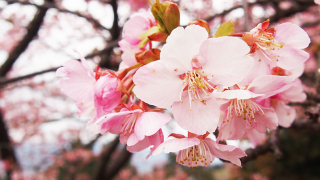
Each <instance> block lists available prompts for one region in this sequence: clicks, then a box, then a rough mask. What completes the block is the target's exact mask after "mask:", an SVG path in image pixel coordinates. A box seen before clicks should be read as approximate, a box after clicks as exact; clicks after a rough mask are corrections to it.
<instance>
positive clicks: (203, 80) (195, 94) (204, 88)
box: [180, 70, 214, 110]
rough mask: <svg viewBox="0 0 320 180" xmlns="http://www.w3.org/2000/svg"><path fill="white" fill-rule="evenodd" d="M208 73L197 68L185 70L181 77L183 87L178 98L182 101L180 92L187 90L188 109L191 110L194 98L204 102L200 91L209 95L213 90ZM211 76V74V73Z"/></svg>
mask: <svg viewBox="0 0 320 180" xmlns="http://www.w3.org/2000/svg"><path fill="white" fill-rule="evenodd" d="M207 76H208V75H205V74H204V71H202V72H199V71H197V70H193V71H191V72H190V71H189V72H187V73H186V74H185V75H184V77H182V78H183V88H182V90H181V92H180V100H181V103H183V101H182V97H181V96H182V92H183V91H185V90H187V92H188V96H189V103H190V110H191V102H192V101H194V100H199V101H200V102H203V103H204V100H202V98H201V93H204V94H206V95H207V96H209V94H210V93H212V92H213V90H214V88H213V86H212V85H211V84H210V82H209V79H208V78H207ZM212 77H213V75H212Z"/></svg>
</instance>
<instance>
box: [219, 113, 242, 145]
mask: <svg viewBox="0 0 320 180" xmlns="http://www.w3.org/2000/svg"><path fill="white" fill-rule="evenodd" d="M232 113H233V114H234V115H235V116H233V118H228V119H225V120H224V121H223V123H222V124H221V126H220V129H219V132H220V133H219V136H218V140H236V139H240V138H241V137H242V136H243V135H244V133H245V130H246V123H247V122H246V121H244V120H243V118H241V117H240V118H239V117H238V116H236V112H235V111H234V110H233V111H232ZM228 120H229V122H228Z"/></svg>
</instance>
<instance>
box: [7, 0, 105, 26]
mask: <svg viewBox="0 0 320 180" xmlns="http://www.w3.org/2000/svg"><path fill="white" fill-rule="evenodd" d="M7 2H8V3H9V4H12V3H19V4H23V5H33V6H36V7H37V8H38V9H50V8H53V9H56V10H58V11H60V12H63V13H69V14H73V15H76V16H79V17H82V18H85V19H86V20H87V21H89V22H90V23H92V24H93V25H94V26H95V27H97V28H100V29H105V30H109V29H108V28H106V27H104V26H102V25H101V23H100V22H99V21H98V20H96V19H94V18H91V17H87V16H85V15H83V14H81V13H78V12H73V11H68V10H66V9H61V8H59V7H57V6H56V5H55V3H50V2H45V3H44V4H43V5H37V4H34V3H31V2H27V1H19V0H8V1H7Z"/></svg>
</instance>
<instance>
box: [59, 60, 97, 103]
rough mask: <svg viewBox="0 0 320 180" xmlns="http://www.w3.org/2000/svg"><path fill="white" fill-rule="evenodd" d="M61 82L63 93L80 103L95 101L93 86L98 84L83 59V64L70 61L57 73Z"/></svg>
mask: <svg viewBox="0 0 320 180" xmlns="http://www.w3.org/2000/svg"><path fill="white" fill-rule="evenodd" d="M56 75H57V76H58V77H63V79H61V80H60V83H59V85H60V88H61V91H62V92H63V93H65V94H66V95H67V96H69V97H71V98H72V99H74V100H76V101H79V102H88V101H92V100H93V86H94V83H95V82H96V80H95V78H94V73H93V71H92V69H91V68H90V67H89V64H88V62H87V61H86V60H85V59H84V58H83V57H81V63H80V62H79V61H76V60H69V61H67V62H65V63H64V64H63V67H61V68H59V69H58V70H57V72H56Z"/></svg>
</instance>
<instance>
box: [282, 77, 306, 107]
mask: <svg viewBox="0 0 320 180" xmlns="http://www.w3.org/2000/svg"><path fill="white" fill-rule="evenodd" d="M281 98H282V99H283V100H285V101H287V102H303V101H305V100H306V99H307V95H306V93H304V91H303V86H302V83H301V80H300V79H297V80H296V81H295V82H294V83H293V85H292V86H291V87H290V88H289V89H287V90H285V91H283V92H282V93H281Z"/></svg>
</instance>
